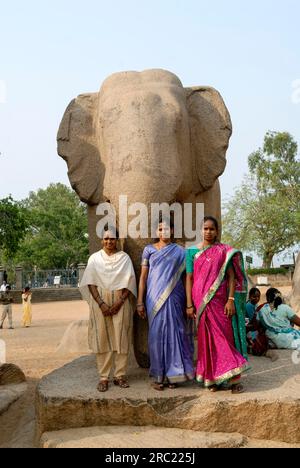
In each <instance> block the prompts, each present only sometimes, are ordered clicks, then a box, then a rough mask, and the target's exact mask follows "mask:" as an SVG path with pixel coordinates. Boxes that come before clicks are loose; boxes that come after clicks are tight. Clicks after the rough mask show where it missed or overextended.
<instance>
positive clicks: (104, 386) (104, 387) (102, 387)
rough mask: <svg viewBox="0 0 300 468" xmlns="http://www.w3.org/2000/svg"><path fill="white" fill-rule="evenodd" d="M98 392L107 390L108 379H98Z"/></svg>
mask: <svg viewBox="0 0 300 468" xmlns="http://www.w3.org/2000/svg"><path fill="white" fill-rule="evenodd" d="M97 390H98V392H101V393H104V392H107V390H108V380H100V382H99V384H98V387H97Z"/></svg>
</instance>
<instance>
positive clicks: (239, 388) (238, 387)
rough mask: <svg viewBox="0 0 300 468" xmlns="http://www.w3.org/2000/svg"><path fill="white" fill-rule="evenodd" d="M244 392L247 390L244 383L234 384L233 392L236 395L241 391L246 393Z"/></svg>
mask: <svg viewBox="0 0 300 468" xmlns="http://www.w3.org/2000/svg"><path fill="white" fill-rule="evenodd" d="M244 392H245V389H244V387H243V385H242V384H240V383H238V384H234V385H232V387H231V393H233V394H234V395H237V394H239V393H244Z"/></svg>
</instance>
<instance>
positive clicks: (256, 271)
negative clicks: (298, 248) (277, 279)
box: [247, 268, 288, 276]
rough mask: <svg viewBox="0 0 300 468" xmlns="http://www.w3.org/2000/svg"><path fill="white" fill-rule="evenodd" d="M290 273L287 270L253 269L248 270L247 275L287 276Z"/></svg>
mask: <svg viewBox="0 0 300 468" xmlns="http://www.w3.org/2000/svg"><path fill="white" fill-rule="evenodd" d="M287 273H288V271H287V270H286V269H285V268H253V269H251V270H247V274H248V275H250V276H255V275H286V274H287Z"/></svg>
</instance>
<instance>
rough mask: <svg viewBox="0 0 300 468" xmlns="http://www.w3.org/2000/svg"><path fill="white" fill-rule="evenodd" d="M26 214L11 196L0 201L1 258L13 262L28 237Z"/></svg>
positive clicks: (3, 260)
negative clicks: (26, 236) (23, 241)
mask: <svg viewBox="0 0 300 468" xmlns="http://www.w3.org/2000/svg"><path fill="white" fill-rule="evenodd" d="M27 227H28V223H27V220H26V212H25V210H24V208H22V207H21V206H20V204H19V203H18V202H16V201H14V200H13V199H12V197H11V196H9V197H7V198H4V199H2V200H0V258H1V261H2V262H7V261H8V260H11V259H12V258H13V257H14V256H15V255H16V253H17V251H18V249H19V248H20V244H21V242H22V239H24V237H25V235H26V229H27Z"/></svg>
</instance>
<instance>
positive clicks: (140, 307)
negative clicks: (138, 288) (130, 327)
mask: <svg viewBox="0 0 300 468" xmlns="http://www.w3.org/2000/svg"><path fill="white" fill-rule="evenodd" d="M136 311H137V313H138V315H139V317H141V318H142V319H143V320H145V319H146V317H147V312H146V308H145V306H144V304H140V305H138V306H137V308H136Z"/></svg>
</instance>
